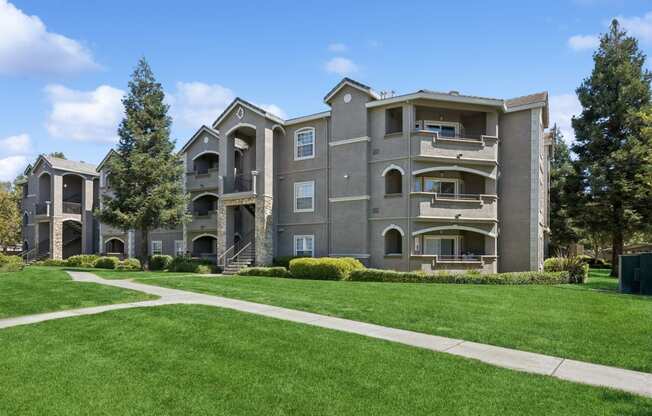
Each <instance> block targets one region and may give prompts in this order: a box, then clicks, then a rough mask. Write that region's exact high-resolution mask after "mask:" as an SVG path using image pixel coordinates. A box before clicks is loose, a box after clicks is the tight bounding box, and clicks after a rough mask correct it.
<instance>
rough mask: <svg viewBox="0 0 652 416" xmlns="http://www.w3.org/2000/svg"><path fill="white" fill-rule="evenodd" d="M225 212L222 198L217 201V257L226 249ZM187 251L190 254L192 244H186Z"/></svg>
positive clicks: (225, 208)
mask: <svg viewBox="0 0 652 416" xmlns="http://www.w3.org/2000/svg"><path fill="white" fill-rule="evenodd" d="M220 196H221V195H220ZM226 210H227V207H226V206H225V205H224V201H223V200H222V198H218V200H217V224H216V226H217V233H216V235H217V255H218V257H219V256H221V255H222V253H224V250H226V249H227V248H228V247H227V246H226ZM187 249H188V250H190V251H191V252H192V243H190V242H188V248H187Z"/></svg>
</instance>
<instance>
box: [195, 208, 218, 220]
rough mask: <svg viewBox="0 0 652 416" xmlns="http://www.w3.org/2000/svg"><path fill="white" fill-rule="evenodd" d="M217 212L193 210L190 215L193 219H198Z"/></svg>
mask: <svg viewBox="0 0 652 416" xmlns="http://www.w3.org/2000/svg"><path fill="white" fill-rule="evenodd" d="M216 212H217V210H215V209H214V208H213V209H209V210H195V211H193V213H192V216H193V217H199V218H204V217H210V216H211V215H213V214H215V213H216Z"/></svg>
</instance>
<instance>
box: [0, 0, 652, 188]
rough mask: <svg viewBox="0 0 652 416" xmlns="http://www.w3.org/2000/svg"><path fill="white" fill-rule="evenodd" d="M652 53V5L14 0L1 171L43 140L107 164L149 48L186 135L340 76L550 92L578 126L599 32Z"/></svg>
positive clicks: (287, 107)
mask: <svg viewBox="0 0 652 416" xmlns="http://www.w3.org/2000/svg"><path fill="white" fill-rule="evenodd" d="M613 17H618V18H620V20H621V22H622V23H623V25H624V26H625V27H626V28H627V29H629V30H630V32H631V33H632V34H634V35H636V36H637V37H638V38H639V39H640V41H641V47H642V49H643V50H644V51H645V52H647V53H648V54H649V53H650V52H652V3H651V2H649V1H629V0H628V1H625V0H620V1H619V0H563V1H562V0H559V1H538V2H523V1H518V2H517V1H493V2H489V1H486V0H485V1H466V2H437V3H435V2H430V1H425V2H411V1H404V2H397V1H388V2H385V1H374V2H369V3H366V2H354V1H350V0H349V1H346V2H339V1H330V2H329V1H326V2H324V1H322V2H298V1H297V2H264V3H261V4H260V5H253V4H252V2H232V1H231V2H224V3H222V2H214V1H192V0H186V1H184V2H161V1H156V2H154V1H138V2H135V1H133V0H132V1H122V0H120V1H118V0H113V1H104V2H95V1H83V2H81V1H79V2H74V1H70V0H68V1H60V0H48V1H43V0H42V1H20V0H11V1H9V2H8V1H7V0H0V180H7V179H11V178H13V177H14V176H15V175H16V173H17V172H19V171H20V170H22V169H23V168H24V166H25V165H26V164H27V163H28V162H29V161H31V160H33V159H34V158H35V157H36V155H38V154H39V153H49V152H53V151H63V152H64V153H65V154H66V155H67V156H68V158H70V159H78V160H84V161H88V162H93V163H97V162H99V161H100V160H101V159H102V158H103V156H104V155H105V154H106V152H107V151H108V149H109V148H110V147H111V146H113V145H114V143H115V136H116V133H115V131H116V128H117V124H118V122H119V120H120V118H121V104H120V97H121V95H122V94H123V92H124V90H125V89H126V87H127V81H128V78H129V75H130V74H131V72H132V69H133V67H134V65H135V63H136V62H137V60H138V58H139V57H141V56H145V57H146V58H147V59H148V60H149V62H150V64H151V66H152V68H153V70H154V72H155V74H156V76H157V78H158V79H159V81H160V82H161V83H162V84H163V86H164V88H165V91H166V94H167V96H168V99H169V102H170V104H171V114H172V116H173V118H174V124H173V129H172V131H173V137H174V138H175V139H176V140H177V144H178V146H179V147H180V146H181V145H182V144H183V143H184V142H185V140H186V139H187V138H188V137H189V136H190V135H191V134H192V133H193V132H194V131H195V130H196V129H197V128H198V127H199V126H200V125H201V124H202V123H210V122H211V121H212V120H214V118H215V117H216V116H217V115H218V114H219V112H220V111H221V110H222V109H223V108H224V107H225V106H226V105H227V104H228V103H229V101H230V100H231V99H232V98H233V97H235V96H241V97H243V98H245V99H248V100H250V101H252V102H254V103H256V104H258V105H261V106H264V107H266V108H268V109H269V110H270V111H272V112H276V113H278V114H279V115H280V116H282V117H294V116H299V115H304V114H309V113H313V112H318V111H322V110H324V109H325V108H326V107H325V105H324V104H323V102H322V97H323V96H324V94H325V93H326V92H328V90H329V89H330V88H331V87H332V86H333V85H334V84H335V83H337V82H338V81H339V80H340V79H341V77H342V76H345V75H347V76H350V77H352V78H354V79H358V80H360V81H362V82H364V83H367V84H368V85H371V86H372V87H374V88H375V89H377V90H394V91H396V92H397V93H405V92H410V91H414V90H418V89H421V88H429V89H434V90H442V91H448V90H453V89H455V90H459V91H461V92H462V93H467V94H473V95H483V96H490V97H500V98H509V97H513V96H518V95H524V94H529V93H532V92H537V91H542V90H548V91H549V92H550V94H551V118H552V121H553V122H554V121H557V122H558V123H560V125H561V126H562V128H563V129H564V131H565V132H566V135H567V136H569V139H570V138H571V137H570V136H572V132H571V130H570V127H569V123H570V117H571V115H572V114H573V113H575V112H577V111H578V104H577V101H576V99H575V98H574V90H575V88H576V87H577V85H578V84H579V83H580V82H581V80H582V78H584V77H585V76H587V75H588V74H589V72H590V70H591V67H592V60H591V51H592V49H593V48H594V46H595V44H596V35H597V34H599V33H601V32H603V31H604V30H605V29H606V25H607V23H608V21H609V20H610V19H611V18H613Z"/></svg>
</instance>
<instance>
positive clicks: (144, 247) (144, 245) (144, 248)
mask: <svg viewBox="0 0 652 416" xmlns="http://www.w3.org/2000/svg"><path fill="white" fill-rule="evenodd" d="M148 237H149V230H147V229H141V230H140V250H139V257H140V265H141V266H142V267H143V270H149V250H148V248H149V241H148Z"/></svg>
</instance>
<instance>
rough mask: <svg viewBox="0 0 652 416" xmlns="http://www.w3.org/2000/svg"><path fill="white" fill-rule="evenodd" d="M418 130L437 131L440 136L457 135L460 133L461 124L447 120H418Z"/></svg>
mask: <svg viewBox="0 0 652 416" xmlns="http://www.w3.org/2000/svg"><path fill="white" fill-rule="evenodd" d="M416 127H417V130H426V131H431V132H433V133H437V134H438V135H439V136H440V137H456V136H458V135H459V130H460V124H459V123H455V122H445V121H429V120H424V121H417V126H416Z"/></svg>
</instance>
